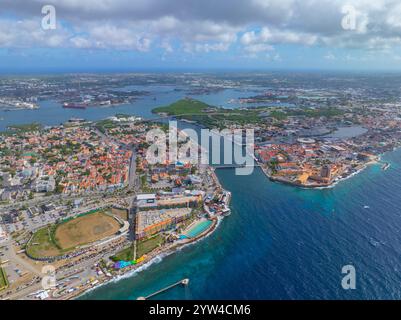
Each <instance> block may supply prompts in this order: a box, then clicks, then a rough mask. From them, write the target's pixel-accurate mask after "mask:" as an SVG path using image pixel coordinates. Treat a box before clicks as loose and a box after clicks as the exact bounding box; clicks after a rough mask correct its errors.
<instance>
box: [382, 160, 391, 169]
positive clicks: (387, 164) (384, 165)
mask: <svg viewBox="0 0 401 320" xmlns="http://www.w3.org/2000/svg"><path fill="white" fill-rule="evenodd" d="M389 167H390V163H388V162H386V163H385V164H383V166H382V170H387V169H388V168H389Z"/></svg>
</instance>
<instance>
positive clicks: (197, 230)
mask: <svg viewBox="0 0 401 320" xmlns="http://www.w3.org/2000/svg"><path fill="white" fill-rule="evenodd" d="M211 224H212V221H210V220H206V221H202V222H199V223H198V224H197V225H195V226H194V227H192V228H191V229H189V231H188V232H186V234H187V235H188V236H189V237H190V238H195V237H196V236H198V235H200V234H201V233H202V232H203V231H205V230H206V229H207V228H209V227H210V225H211Z"/></svg>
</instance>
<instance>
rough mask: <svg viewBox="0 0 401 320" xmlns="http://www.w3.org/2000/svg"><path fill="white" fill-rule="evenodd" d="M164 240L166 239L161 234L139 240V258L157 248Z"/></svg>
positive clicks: (137, 248) (137, 247)
mask: <svg viewBox="0 0 401 320" xmlns="http://www.w3.org/2000/svg"><path fill="white" fill-rule="evenodd" d="M163 242H164V240H163V237H162V236H161V235H156V236H155V237H153V238H150V239H147V240H141V241H138V242H137V244H136V250H137V257H138V258H139V257H141V256H143V255H144V254H147V253H149V252H151V251H152V250H153V249H156V248H157V247H158V246H159V245H160V244H162V243H163Z"/></svg>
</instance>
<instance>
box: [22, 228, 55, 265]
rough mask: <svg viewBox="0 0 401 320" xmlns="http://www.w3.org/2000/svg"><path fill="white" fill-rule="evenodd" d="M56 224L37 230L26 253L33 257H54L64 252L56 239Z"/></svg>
mask: <svg viewBox="0 0 401 320" xmlns="http://www.w3.org/2000/svg"><path fill="white" fill-rule="evenodd" d="M56 227H57V226H56V225H54V226H50V227H44V228H42V229H39V230H38V231H36V232H35V234H34V235H33V237H32V240H31V241H30V243H29V245H28V246H27V247H26V253H27V254H28V256H31V257H33V258H42V257H53V256H58V255H60V254H61V253H62V251H61V249H60V248H59V247H58V246H57V243H56V241H55V240H54V231H55V229H56Z"/></svg>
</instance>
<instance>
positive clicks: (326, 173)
mask: <svg viewBox="0 0 401 320" xmlns="http://www.w3.org/2000/svg"><path fill="white" fill-rule="evenodd" d="M320 176H321V177H322V178H325V179H327V180H330V179H331V167H330V166H329V165H324V166H323V167H322V169H321V170H320Z"/></svg>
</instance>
